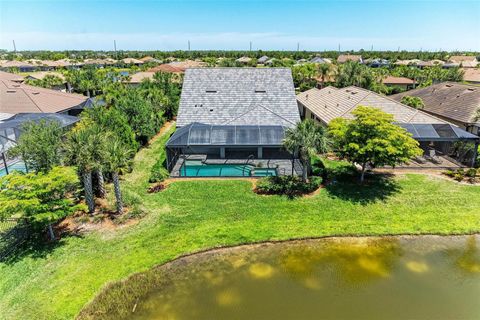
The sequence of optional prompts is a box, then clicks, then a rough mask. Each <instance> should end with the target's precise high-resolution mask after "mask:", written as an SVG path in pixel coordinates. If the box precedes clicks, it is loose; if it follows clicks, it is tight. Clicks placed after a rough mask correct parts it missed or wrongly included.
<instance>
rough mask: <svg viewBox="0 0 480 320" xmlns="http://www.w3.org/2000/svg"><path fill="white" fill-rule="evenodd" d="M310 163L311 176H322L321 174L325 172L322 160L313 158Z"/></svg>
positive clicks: (316, 157)
mask: <svg viewBox="0 0 480 320" xmlns="http://www.w3.org/2000/svg"><path fill="white" fill-rule="evenodd" d="M310 163H311V166H312V174H313V175H314V176H323V174H324V173H325V171H326V168H325V164H324V163H323V160H322V159H321V158H320V157H318V156H315V157H312V159H311V161H310Z"/></svg>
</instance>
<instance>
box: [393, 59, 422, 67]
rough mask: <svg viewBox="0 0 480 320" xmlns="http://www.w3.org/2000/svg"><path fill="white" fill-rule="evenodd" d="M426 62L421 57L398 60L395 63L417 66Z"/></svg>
mask: <svg viewBox="0 0 480 320" xmlns="http://www.w3.org/2000/svg"><path fill="white" fill-rule="evenodd" d="M422 63H424V61H422V60H419V59H411V60H397V61H396V62H395V63H394V64H395V65H397V66H413V67H417V66H419V65H420V64H422Z"/></svg>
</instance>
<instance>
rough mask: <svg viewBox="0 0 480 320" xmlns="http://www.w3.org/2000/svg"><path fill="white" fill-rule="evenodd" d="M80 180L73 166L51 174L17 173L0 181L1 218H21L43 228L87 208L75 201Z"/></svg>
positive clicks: (58, 168)
mask: <svg viewBox="0 0 480 320" xmlns="http://www.w3.org/2000/svg"><path fill="white" fill-rule="evenodd" d="M77 188H78V178H77V175H76V173H75V170H74V169H73V168H71V167H54V168H53V169H52V170H51V171H50V172H48V173H29V174H22V173H18V172H14V173H12V174H9V175H7V176H5V177H2V178H0V219H1V218H6V217H11V216H14V215H15V216H21V217H23V218H26V219H27V220H28V221H29V222H31V223H32V224H33V225H34V226H35V227H38V228H42V227H45V226H46V225H48V224H51V223H53V222H55V221H57V220H59V219H61V218H64V217H66V216H68V215H70V214H72V213H74V212H76V211H84V210H85V206H84V205H79V204H75V201H74V199H73V198H72V195H73V193H74V192H75V191H76V190H77Z"/></svg>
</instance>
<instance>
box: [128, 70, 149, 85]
mask: <svg viewBox="0 0 480 320" xmlns="http://www.w3.org/2000/svg"><path fill="white" fill-rule="evenodd" d="M154 75H155V72H151V71H144V72H137V73H134V74H132V75H131V76H130V80H127V81H125V82H127V83H140V82H142V81H143V80H145V79H150V80H152V79H153V76H154Z"/></svg>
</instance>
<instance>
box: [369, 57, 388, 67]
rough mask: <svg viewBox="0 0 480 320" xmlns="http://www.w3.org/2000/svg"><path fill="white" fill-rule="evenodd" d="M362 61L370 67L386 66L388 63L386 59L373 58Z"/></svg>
mask: <svg viewBox="0 0 480 320" xmlns="http://www.w3.org/2000/svg"><path fill="white" fill-rule="evenodd" d="M364 63H365V64H368V65H369V66H370V67H372V68H381V67H388V66H389V65H390V61H388V60H386V59H373V60H369V61H364Z"/></svg>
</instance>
